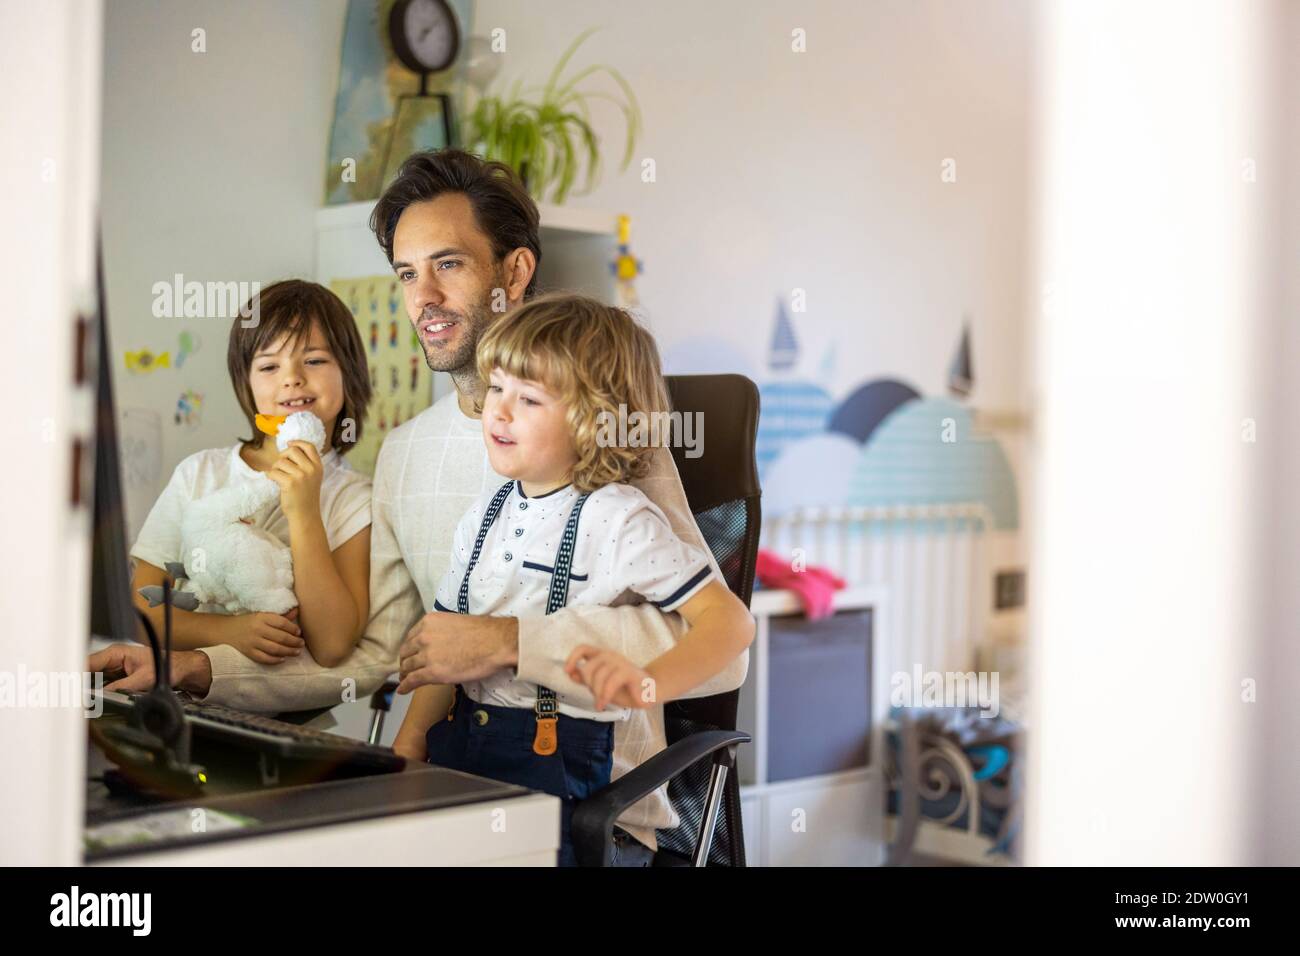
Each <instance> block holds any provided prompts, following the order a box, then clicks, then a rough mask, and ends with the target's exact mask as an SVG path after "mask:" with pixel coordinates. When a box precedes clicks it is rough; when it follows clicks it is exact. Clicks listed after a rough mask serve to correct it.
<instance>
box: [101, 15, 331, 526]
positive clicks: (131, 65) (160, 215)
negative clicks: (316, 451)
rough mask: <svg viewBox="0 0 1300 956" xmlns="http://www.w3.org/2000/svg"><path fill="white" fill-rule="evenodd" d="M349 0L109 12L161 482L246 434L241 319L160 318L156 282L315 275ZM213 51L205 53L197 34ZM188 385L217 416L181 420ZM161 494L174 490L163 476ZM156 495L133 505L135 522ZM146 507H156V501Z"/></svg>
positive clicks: (120, 210)
mask: <svg viewBox="0 0 1300 956" xmlns="http://www.w3.org/2000/svg"><path fill="white" fill-rule="evenodd" d="M345 6H346V4H345V2H344V0H324V2H318V0H277V2H275V3H261V2H256V0H234V2H224V3H205V2H200V0H169V2H166V3H163V2H147V0H113V2H112V3H109V4H107V5H106V10H105V12H104V33H105V36H104V149H103V228H104V256H105V269H106V272H107V279H108V305H109V319H110V323H111V331H112V334H113V350H114V374H115V375H116V384H117V387H118V407H119V411H121V410H124V409H128V408H148V409H151V410H153V411H154V412H156V413H157V414H158V415H159V416H160V418H161V423H162V428H161V433H162V454H161V474H160V478H159V480H160V482H165V481H166V480H167V478H168V477H170V475H171V471H172V468H174V467H175V465H176V463H177V462H178V461H180V460H181V459H182V458H184V457H185V456H186V455H189V454H191V453H193V452H195V451H198V450H199V449H202V448H210V447H213V446H218V445H226V444H230V443H233V442H234V440H235V438H236V437H237V436H239V435H243V434H245V433H246V431H247V424H246V423H245V422H244V420H243V417H242V415H241V414H240V413H239V408H238V405H237V403H236V401H235V398H234V393H233V391H232V389H231V387H230V380H229V377H228V375H227V374H226V365H225V360H226V358H225V357H226V351H225V348H226V342H227V338H228V334H229V327H230V321H229V320H228V319H160V318H155V317H154V316H153V314H152V311H151V307H152V303H153V292H152V287H153V284H154V283H155V282H159V281H170V280H171V278H172V276H173V275H174V274H175V273H178V272H179V273H181V274H183V275H184V276H185V278H186V279H187V280H191V279H193V280H198V281H222V282H225V281H235V282H240V281H242V282H249V283H251V282H261V283H263V284H266V283H268V282H270V281H273V280H275V279H280V278H285V277H290V276H297V277H302V278H310V277H311V274H312V255H313V243H314V215H315V211H316V209H317V208H318V207H319V206H320V204H321V200H322V196H323V191H324V184H323V179H322V177H323V176H324V171H325V162H326V146H327V143H328V140H329V132H330V124H331V122H332V120H333V110H334V95H335V91H336V88H337V84H338V69H339V49H340V44H341V42H342V36H343V13H344V8H345ZM196 28H202V29H203V30H205V31H206V45H207V50H206V52H204V53H195V52H192V51H191V43H192V41H191V31H193V30H194V29H196ZM181 329H188V330H190V331H194V332H197V333H198V334H199V335H200V336H201V338H202V346H201V349H200V350H199V351H198V352H197V353H195V354H194V355H193V356H191V357H190V358H188V359H187V360H186V364H185V365H184V366H183V367H182V368H181V369H179V370H168V369H160V370H159V371H156V372H153V373H151V374H149V375H144V376H136V375H130V374H128V373H127V372H126V370H125V367H124V363H123V353H124V352H125V351H127V350H128V349H130V350H136V349H139V348H142V347H147V348H149V349H151V350H152V351H154V352H162V351H167V350H169V349H170V351H171V353H172V358H173V360H174V359H175V357H176V343H177V334H178V333H179V332H180V330H181ZM186 388H193V389H195V390H196V391H198V392H201V393H203V394H204V396H205V403H204V407H203V410H202V424H201V425H200V426H199V427H197V428H195V429H192V430H191V429H189V428H187V427H185V426H178V425H176V424H174V423H173V419H172V415H173V412H174V410H175V407H176V401H177V398H178V397H179V396H180V394H181V392H182V391H184V390H185V389H186ZM159 488H161V484H160V485H159ZM150 501H151V496H150V495H148V494H147V493H146V494H142V495H140V496H136V497H134V498H132V499H131V500H130V501H129V509H128V510H129V514H128V520H129V522H130V531H131V532H132V536H134V531H135V530H136V529H138V527H139V525H140V523H141V522H143V520H144V517H145V513H144V511H143V510H142V508H144V509H147V507H148V504H149V503H150ZM141 502H143V505H142V504H141Z"/></svg>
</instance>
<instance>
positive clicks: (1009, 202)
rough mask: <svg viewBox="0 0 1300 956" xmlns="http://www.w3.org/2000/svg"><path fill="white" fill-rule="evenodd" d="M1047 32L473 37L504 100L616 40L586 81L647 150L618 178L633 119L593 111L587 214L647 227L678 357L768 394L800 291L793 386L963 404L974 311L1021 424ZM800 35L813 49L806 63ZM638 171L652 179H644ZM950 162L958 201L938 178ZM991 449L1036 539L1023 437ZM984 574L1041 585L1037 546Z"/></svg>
mask: <svg viewBox="0 0 1300 956" xmlns="http://www.w3.org/2000/svg"><path fill="white" fill-rule="evenodd" d="M1035 19H1036V13H1035V5H1034V4H1032V3H1030V2H1027V0H984V2H980V3H973V4H954V3H951V2H942V0H872V2H869V3H858V2H848V0H841V2H828V3H819V4H806V5H793V4H786V3H770V2H763V3H754V2H744V0H722V2H709V3H699V2H691V0H665V2H662V3H654V4H646V3H640V2H634V0H617V2H610V3H603V4H600V5H599V6H593V5H592V4H590V3H584V2H582V0H548V2H547V3H545V4H522V3H515V2H511V0H478V2H477V3H476V6H475V30H474V32H475V33H477V34H479V35H484V36H490V35H491V33H492V31H493V29H495V28H502V29H504V30H505V31H506V34H505V36H506V46H507V49H506V52H505V53H504V54H501V56H502V57H503V62H502V64H501V70H500V73H499V74H498V76H497V78H496V80H495V83H494V85H493V87H491V88H490V89H494V90H500V89H502V88H505V87H506V86H507V84H509V83H512V82H513V81H514V80H515V79H516V78H519V77H522V78H523V79H524V80H525V82H526V83H527V82H538V83H540V82H541V81H544V80H545V78H546V77H547V76H548V75H549V72H550V70H551V69H552V68H553V66H554V65H555V62H556V60H557V59H558V57H559V55H560V54H561V52H563V50H564V49H565V48H566V47H567V46H568V45H569V43H570V42H572V40H573V39H574V38H576V37H577V35H578V34H579V33H581V32H582V31H583V30H585V29H587V28H588V27H592V26H600V27H602V29H601V31H600V32H598V33H597V34H596V35H594V36H593V37H591V38H590V39H589V40H587V42H586V43H585V44H584V45H583V46H582V48H581V49H580V50H579V52H578V54H577V55H576V56H575V58H574V60H573V67H578V68H580V67H583V66H586V65H588V64H592V63H604V64H608V65H610V66H613V67H615V68H616V69H618V70H619V71H620V72H621V73H623V75H624V76H626V77H627V79H628V81H629V82H630V84H631V85H632V87H633V89H634V90H635V92H636V94H637V98H638V100H639V102H640V105H641V109H642V113H643V117H644V121H645V133H644V137H643V139H642V140H641V142H640V143H639V144H638V145H637V148H636V154H635V159H634V161H633V164H632V165H631V166H630V167H629V169H628V170H627V172H622V173H620V172H619V171H618V166H617V163H618V160H619V159H620V158H621V155H622V148H623V147H622V143H623V139H622V137H623V134H624V127H623V125H622V118H621V114H620V113H619V111H618V110H617V108H615V107H614V106H612V105H610V104H602V103H599V102H597V103H595V104H593V114H594V118H595V125H596V128H597V132H598V134H599V135H600V136H601V138H602V143H603V148H604V155H605V159H604V163H603V170H604V174H603V178H602V180H601V182H600V184H599V185H598V186H597V188H596V189H595V190H594V191H593V192H592V193H591V194H590V195H586V196H576V197H572V198H571V199H570V200H569V205H587V206H592V207H595V208H602V209H608V210H612V211H614V212H626V213H628V214H630V215H631V217H632V251H633V253H634V254H635V255H636V256H638V257H639V258H640V259H642V260H643V262H644V266H645V272H644V274H643V275H642V276H641V278H640V279H639V280H638V282H637V291H638V294H639V297H640V300H641V303H642V312H643V316H644V319H645V320H646V321H647V323H648V324H649V325H650V327H651V328H652V329H653V330H654V332H655V334H656V336H657V337H658V339H659V342H660V346H661V349H663V350H665V351H667V350H671V349H672V347H673V346H674V344H676V343H678V342H681V341H683V340H686V339H691V338H695V337H699V336H708V337H717V338H722V339H726V340H728V342H729V343H730V344H731V345H732V346H733V347H734V348H735V349H736V350H737V351H739V352H741V353H742V354H743V355H744V356H745V357H746V358H747V359H748V360H749V362H750V364H751V366H752V367H753V368H754V369H757V370H758V373H759V374H758V376H757V377H759V378H766V377H769V376H768V373H767V370H766V369H767V365H766V358H767V350H768V344H769V339H770V336H771V330H772V322H773V317H774V312H775V301H776V298H777V297H778V296H785V297H786V301H787V304H788V303H789V296H790V293H791V290H793V289H795V288H801V289H804V290H805V292H806V296H807V312H806V313H803V314H794V315H792V316H791V318H792V319H793V320H794V324H795V334H796V336H797V338H798V339H799V343H800V346H801V349H802V355H801V363H800V365H799V366H798V367H797V368H796V369H795V370H793V371H794V374H795V375H796V376H797V377H798V378H801V379H806V380H809V381H819V380H820V376H819V368H820V366H821V363H822V360H823V357H824V355H825V354H826V351H827V349H828V348H830V347H832V344H833V345H834V348H835V350H836V358H835V365H834V371H833V374H832V375H831V377H830V378H829V380H827V381H824V382H823V384H824V386H825V387H826V389H827V390H828V391H829V392H830V393H831V395H832V396H833V397H835V398H836V399H840V398H843V397H845V395H847V394H848V393H849V392H850V391H851V390H852V389H853V388H856V387H857V386H858V385H861V384H863V383H864V382H866V381H869V380H871V379H874V378H879V377H884V376H888V377H900V378H902V379H904V380H906V381H908V382H910V383H911V384H912V385H914V386H915V387H916V388H918V389H919V390H920V391H921V393H922V394H923V395H926V396H946V395H947V381H946V376H947V371H948V363H949V361H950V359H951V356H952V353H953V351H954V349H955V347H956V344H957V341H958V336H959V332H960V329H961V325H962V319H963V315H964V314H967V313H969V314H970V315H971V317H972V320H973V353H974V361H975V375H976V388H975V391H974V394H973V396H972V400H973V404H974V405H975V406H976V407H978V408H983V409H1019V410H1023V409H1024V408H1025V407H1026V405H1027V400H1026V387H1027V386H1026V379H1025V364H1024V363H1025V358H1024V345H1023V340H1024V333H1025V320H1024V302H1023V296H1024V288H1025V281H1026V268H1027V267H1026V259H1027V256H1028V253H1029V247H1028V245H1027V241H1026V228H1027V224H1026V216H1027V214H1028V206H1027V202H1028V196H1029V192H1030V182H1029V166H1028V149H1029V130H1028V124H1029V118H1028V111H1029V106H1030V96H1031V84H1030V76H1029V71H1030V67H1031V50H1032V43H1033V40H1034V36H1035V33H1034V31H1035ZM796 28H801V29H803V30H804V31H805V36H806V50H807V52H805V53H794V52H792V50H791V43H792V39H791V31H792V30H794V29H796ZM606 86H608V83H607V82H606ZM644 158H652V159H654V161H655V166H656V170H655V171H656V177H657V178H656V181H655V182H653V183H644V182H642V181H641V176H640V171H641V160H642V159H644ZM946 158H952V159H955V160H956V164H957V165H956V169H957V181H956V182H955V183H945V182H943V181H941V178H940V172H941V164H942V162H943V161H944V160H945V159H946ZM721 370H722V369H719V371H721ZM736 370H737V371H744V369H736ZM670 371H671V369H670ZM751 374H753V373H751ZM772 377H775V376H772ZM994 434H995V435H996V437H998V439H999V440H1000V441H1001V442H1002V444H1003V447H1004V449H1005V450H1006V452H1007V456H1008V458H1009V460H1010V462H1011V466H1012V469H1013V471H1014V472H1015V474H1016V476H1017V482H1018V485H1019V490H1020V493H1021V496H1022V524H1023V520H1024V519H1023V515H1024V509H1023V497H1024V495H1025V493H1026V488H1025V479H1026V473H1025V469H1024V467H1023V444H1024V433H1023V432H1022V431H1018V430H1017V431H1007V430H998V431H995V432H994ZM990 561H991V568H992V569H1003V568H1015V567H1024V564H1025V561H1024V555H1023V538H1022V536H1021V534H1020V533H1019V532H1014V533H1005V532H997V533H994V534H992V535H990ZM987 583H988V588H989V591H988V600H989V602H990V606H991V594H992V575H991V574H990V575H989V580H988V582H987ZM1033 586H1034V584H1033V579H1032V577H1031V578H1030V580H1029V587H1030V588H1031V589H1032V588H1033ZM988 629H989V630H988V633H989V635H990V637H992V638H995V639H1003V638H1007V637H1011V636H1021V635H1023V613H1022V612H1020V611H1011V612H1000V613H994V614H993V615H992V616H991V618H990V620H989V624H988Z"/></svg>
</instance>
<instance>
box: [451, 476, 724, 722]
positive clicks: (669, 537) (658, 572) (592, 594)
mask: <svg viewBox="0 0 1300 956" xmlns="http://www.w3.org/2000/svg"><path fill="white" fill-rule="evenodd" d="M497 490H498V489H495V488H494V489H493V490H491V491H489V492H487V493H485V494H483V495H482V496H481V497H480V498H479V500H478V501H477V502H476V503H475V505H474V506H473V507H472V508H470V509H469V511H467V512H466V513H465V515H464V517H462V518H461V520H460V523H459V524H458V525H457V526H456V534H455V538H454V539H453V546H452V555H451V566H450V567H449V568H448V569H447V571H446V573H445V574H444V575H443V576H442V580H441V581H440V582H439V584H438V593H437V597H436V599H435V603H434V606H433V608H431V610H438V611H456V610H457V609H458V604H459V595H460V589H461V582H462V581H463V580H464V578H465V568H466V567H467V566H468V564H469V559H470V556H471V554H472V553H473V550H474V542H475V540H476V539H477V537H478V534H479V529H480V527H481V525H482V521H483V516H484V514H485V513H486V512H487V508H488V505H489V503H490V502H491V501H492V499H493V497H494V496H495V495H496V493H497ZM577 499H578V491H577V490H576V489H575V488H574V487H573V486H572V485H567V486H565V487H564V488H560V489H558V490H556V491H553V492H550V493H549V494H545V495H538V496H536V497H532V498H530V497H528V496H527V495H525V494H524V493H523V488H522V487H521V486H520V484H519V482H517V481H516V482H514V485H513V487H512V488H511V490H510V493H509V494H508V495H507V496H506V499H505V502H504V503H503V505H502V507H501V510H500V512H498V514H497V517H496V520H495V521H493V522H492V526H491V528H490V529H489V530H488V534H487V536H486V537H485V538H484V540H483V546H482V549H481V550H480V552H479V557H478V561H477V562H476V563H475V565H474V570H473V571H472V572H471V573H470V580H469V590H468V600H469V613H470V614H491V615H498V616H506V617H517V618H527V617H538V616H541V615H544V614H545V613H546V604H547V598H548V596H549V594H550V588H551V578H552V575H553V573H554V569H555V568H554V566H555V559H556V552H557V551H558V550H559V547H560V540H561V538H562V537H563V535H564V528H565V525H566V524H567V523H568V520H569V515H570V513H571V512H572V511H573V506H574V504H575V502H576V501H577ZM713 577H714V575H713V568H712V567H711V566H710V564H709V559H708V558H707V557H706V556H705V555H704V553H703V552H702V551H700V550H698V549H697V548H694V547H692V546H691V545H689V544H687V543H686V542H684V541H682V540H681V539H680V538H678V537H677V535H675V534H673V530H672V527H671V526H670V525H669V523H668V519H667V518H666V517H665V516H664V513H663V512H662V511H661V510H659V507H658V506H657V505H656V504H655V503H654V502H652V501H651V500H650V499H649V498H647V497H646V496H645V494H644V493H643V492H641V491H639V490H638V489H636V488H634V487H632V486H631V485H624V484H609V485H605V486H604V487H602V488H598V489H597V490H596V491H594V492H592V493H591V495H590V496H589V497H588V498H587V500H586V502H585V503H584V504H583V507H582V512H581V514H580V515H579V517H578V529H577V537H576V539H575V542H574V551H573V558H572V563H571V566H570V569H569V593H568V600H567V602H566V603H565V606H566V607H572V606H575V605H587V606H596V607H617V606H619V605H621V604H628V603H636V602H638V601H639V600H640V599H644V600H646V601H650V602H652V603H654V604H655V605H656V606H658V607H659V608H661V609H662V610H664V611H675V610H676V609H677V608H679V607H681V606H682V605H683V604H685V603H686V602H687V601H688V600H690V599H691V597H693V596H694V595H695V594H696V593H697V592H699V590H700V589H701V588H703V587H704V586H705V585H706V584H708V583H709V581H710V580H712V579H713ZM463 686H464V688H465V693H466V694H468V695H469V696H470V697H471V698H473V700H474V701H476V702H477V703H487V704H496V705H498V706H501V707H522V708H527V709H531V708H532V706H533V704H534V702H535V701H536V700H537V685H536V684H533V683H530V682H528V681H525V680H520V679H519V678H518V677H516V676H514V674H513V673H512V671H511V670H510V669H506V670H501V671H498V672H497V673H495V674H493V675H492V676H491V677H488V678H485V679H483V680H480V681H467V682H465V683H464V685H463ZM556 701H557V704H558V706H559V710H560V713H562V714H565V715H568V716H571V717H582V718H586V719H588V720H607V721H609V720H623V719H626V718H627V716H628V711H627V710H626V709H625V708H617V707H611V708H607V709H606V710H604V711H600V712H596V711H592V710H589V709H584V708H579V707H576V706H574V705H573V704H571V703H568V702H566V700H565V698H564V696H563V695H562V694H560V693H558V692H557V694H556Z"/></svg>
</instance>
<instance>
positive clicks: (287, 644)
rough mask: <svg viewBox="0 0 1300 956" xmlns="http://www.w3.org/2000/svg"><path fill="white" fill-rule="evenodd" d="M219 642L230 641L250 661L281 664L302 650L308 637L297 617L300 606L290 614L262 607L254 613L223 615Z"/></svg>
mask: <svg viewBox="0 0 1300 956" xmlns="http://www.w3.org/2000/svg"><path fill="white" fill-rule="evenodd" d="M221 617H222V620H221V624H220V627H221V630H220V632H219V637H220V638H221V639H220V641H219V642H218V643H221V644H229V645H230V646H231V647H233V648H234V649H235V650H237V651H239V653H241V654H243V655H244V656H245V657H247V658H248V659H249V660H251V661H257V663H259V664H279V663H280V662H281V661H284V660H285V659H287V658H290V657H296V656H297V655H299V654H301V653H302V649H303V648H304V647H305V646H306V641H304V640H303V639H302V628H300V627H299V626H298V624H297V621H296V620H295V619H296V618H297V617H298V609H297V608H294V609H293V610H291V611H290V612H289V613H288V614H285V615H283V616H282V615H279V614H271V613H269V612H267V611H259V612H256V613H253V614H228V615H221Z"/></svg>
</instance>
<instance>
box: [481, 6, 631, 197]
mask: <svg viewBox="0 0 1300 956" xmlns="http://www.w3.org/2000/svg"><path fill="white" fill-rule="evenodd" d="M595 32H596V31H595V29H594V28H593V29H589V30H585V31H584V32H583V33H581V34H579V36H578V38H577V39H576V40H575V41H574V42H573V43H572V44H570V46H569V48H568V49H567V50H565V51H564V53H563V55H562V56H561V57H560V59H559V61H558V62H557V63H556V65H555V68H554V69H553V70H552V71H551V75H550V76H549V77H548V78H547V81H546V85H545V86H543V87H541V88H540V89H536V88H533V89H532V90H530V91H528V92H529V94H530V95H531V94H533V93H540V96H541V98H540V100H538V101H536V102H530V101H528V100H525V99H522V98H521V97H522V96H523V95H524V91H523V86H522V81H520V80H516V81H515V83H514V85H513V86H512V87H511V88H510V92H509V94H508V95H507V96H505V97H500V96H484V97H482V98H480V99H479V101H478V103H477V104H475V107H474V109H473V111H471V112H470V114H469V115H468V117H466V119H465V122H464V124H463V130H462V139H463V141H464V142H465V143H466V145H467V146H469V148H471V149H474V150H476V151H478V152H480V153H482V154H483V156H485V157H486V158H488V159H492V160H497V161H499V162H503V163H505V164H506V165H508V166H509V167H510V168H511V169H513V170H515V171H516V172H518V173H520V174H521V175H526V181H527V185H528V188H529V191H530V192H532V194H533V195H534V196H536V197H537V198H538V199H545V198H546V196H547V195H548V194H549V195H550V198H551V201H553V202H555V203H557V204H559V203H563V202H564V201H565V199H567V198H568V196H569V194H570V192H571V191H572V190H573V187H574V184H575V183H576V182H577V179H578V174H579V173H580V172H581V171H582V169H583V167H584V166H585V168H586V176H585V179H584V182H583V188H582V192H584V193H585V192H590V191H591V190H592V189H594V188H595V185H596V183H597V182H598V181H599V177H600V142H599V139H598V137H597V136H596V133H595V131H594V130H593V129H592V126H591V112H590V109H589V106H588V102H589V101H591V100H604V101H606V102H609V103H613V104H614V105H615V106H617V107H618V108H619V110H620V112H621V113H622V114H623V122H624V125H625V126H626V130H627V132H626V137H625V140H624V150H623V159H622V163H621V166H620V168H621V169H626V168H627V166H628V164H629V163H630V162H631V161H632V154H633V151H634V150H635V148H636V142H637V140H638V138H639V137H640V135H641V108H640V106H639V105H638V103H637V100H636V94H635V93H634V92H633V91H632V86H631V84H630V83H628V82H627V79H626V78H625V77H624V76H623V75H622V74H621V73H619V72H618V71H617V70H615V69H613V68H612V67H609V66H605V65H603V64H596V65H593V66H588V67H585V68H583V69H581V70H579V71H578V72H577V73H575V74H574V75H573V76H571V77H569V78H568V79H565V78H564V71H565V69H566V68H567V67H568V65H569V63H570V61H571V60H572V59H573V56H574V54H575V53H576V52H577V50H578V48H579V47H580V46H581V45H582V44H583V43H584V42H585V41H586V40H587V38H588V37H590V36H591V35H592V34H593V33H595ZM602 77H603V78H607V79H609V80H612V81H613V83H614V85H615V86H616V87H617V88H618V93H619V94H621V95H613V94H611V93H608V92H603V91H600V90H586V89H582V88H581V87H580V84H582V83H584V82H586V81H589V80H593V79H598V78H602Z"/></svg>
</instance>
